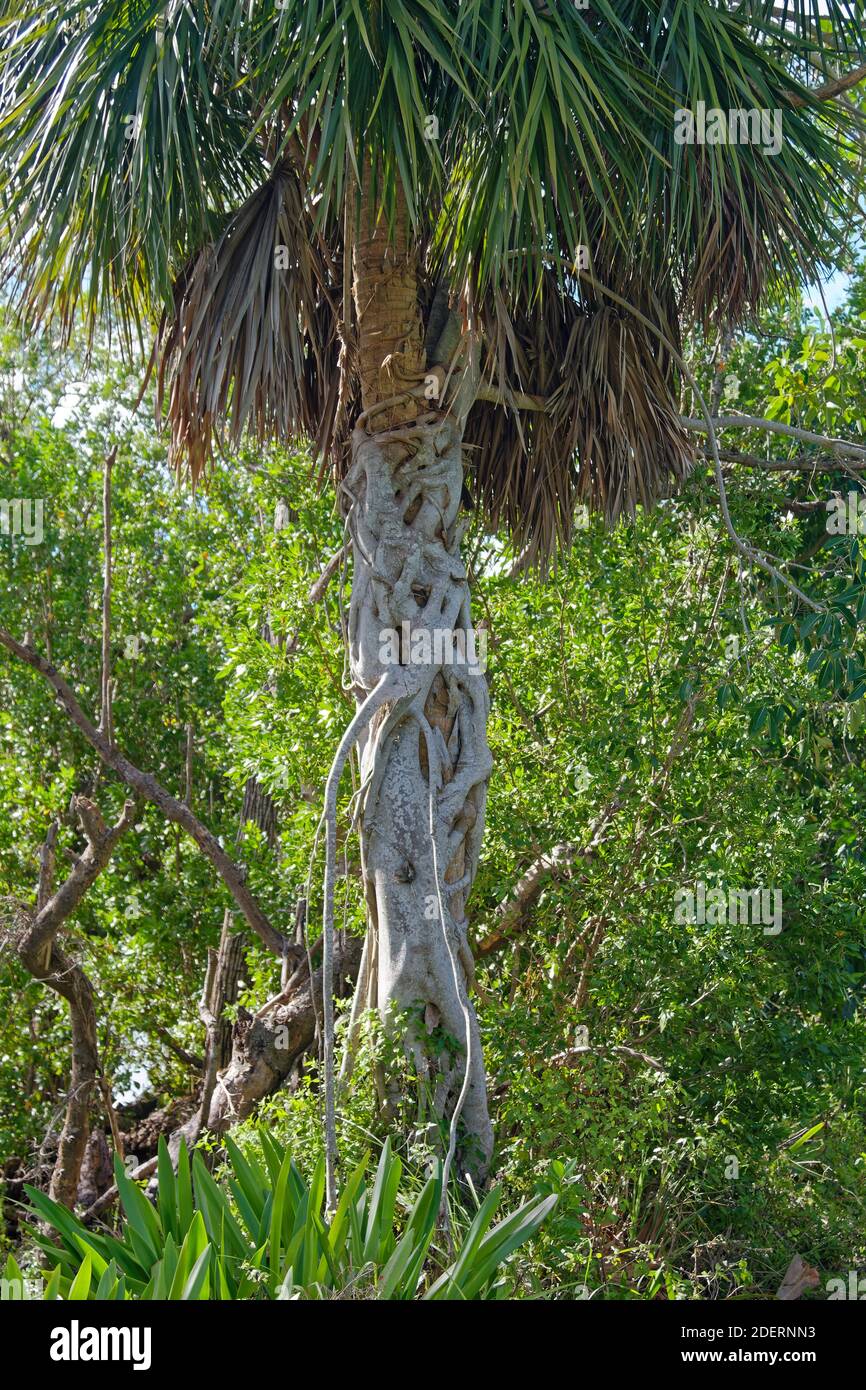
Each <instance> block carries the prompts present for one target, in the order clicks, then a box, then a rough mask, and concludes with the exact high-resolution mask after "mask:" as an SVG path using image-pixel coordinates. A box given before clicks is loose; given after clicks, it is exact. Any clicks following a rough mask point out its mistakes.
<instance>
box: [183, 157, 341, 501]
mask: <svg viewBox="0 0 866 1390" xmlns="http://www.w3.org/2000/svg"><path fill="white" fill-rule="evenodd" d="M311 221H312V219H311V217H310V215H309V212H308V210H307V208H306V206H305V196H304V190H303V188H302V185H301V181H300V179H299V178H298V175H297V173H296V172H295V171H294V170H293V169H292V168H291V166H289V165H286V164H283V163H281V164H280V165H279V166H278V167H277V169H276V170H275V172H274V173H273V174H272V176H271V177H270V178H269V179H268V180H267V182H266V183H265V184H264V185H263V186H262V187H261V188H258V189H256V191H255V192H254V193H253V194H252V195H251V196H250V198H249V199H248V200H247V201H246V203H244V205H243V206H242V207H241V208H240V209H239V211H238V212H236V213H235V214H234V215H233V216H232V217H231V218H230V219H229V221H228V224H227V225H226V227H225V230H224V231H223V233H222V235H221V236H220V237H219V239H218V240H217V241H216V242H215V243H213V244H211V245H209V246H206V247H204V248H203V249H202V250H201V251H199V252H198V253H197V255H196V256H195V257H194V258H193V260H192V261H191V262H190V264H189V266H188V267H187V269H186V271H185V273H184V275H183V276H182V277H181V278H180V279H179V281H178V283H177V285H176V287H175V294H174V306H173V312H172V314H171V315H170V316H168V315H167V316H165V317H164V319H163V324H162V328H161V330H160V334H159V337H158V340H157V348H156V354H157V358H158V363H159V366H158V375H157V411H158V413H159V414H160V415H161V414H162V412H163V409H164V406H165V404H166V396H167V415H168V421H169V425H170V430H171V456H172V458H173V459H174V461H175V462H176V463H177V464H178V465H180V463H181V462H182V461H184V460H185V461H186V462H188V464H189V468H190V472H191V474H192V477H193V479H194V480H195V479H197V478H198V477H199V476H200V475H201V473H202V472H203V471H204V470H205V469H206V467H207V465H208V463H209V462H210V459H211V457H212V451H213V445H214V441H215V439H216V438H221V437H222V425H223V423H224V422H225V423H226V424H227V426H228V431H227V433H228V440H229V442H230V443H231V444H232V445H237V444H238V443H239V442H240V440H241V436H242V435H243V433H244V431H247V430H248V431H249V432H250V433H252V434H254V435H255V436H256V438H258V439H259V440H267V439H281V440H292V439H298V438H301V437H307V438H310V439H314V440H315V441H316V442H317V445H318V448H319V452H320V453H321V454H323V455H324V454H327V453H328V452H329V451H330V450H331V448H332V445H333V443H334V426H335V421H336V417H337V411H338V406H339V403H340V391H339V384H340V371H339V361H338V359H339V347H340V344H339V341H338V337H337V324H338V319H339V314H338V308H337V303H336V302H335V296H338V295H339V293H340V289H339V286H340V280H341V274H342V272H341V266H340V263H339V260H337V261H335V259H334V253H333V252H332V251H331V250H330V248H329V247H328V246H327V243H326V242H325V239H324V236H323V235H321V233H320V234H319V235H318V236H317V235H311Z"/></svg>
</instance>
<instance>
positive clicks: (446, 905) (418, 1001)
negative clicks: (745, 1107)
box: [343, 208, 493, 1177]
mask: <svg viewBox="0 0 866 1390" xmlns="http://www.w3.org/2000/svg"><path fill="white" fill-rule="evenodd" d="M366 216H367V214H366V212H365V210H364V209H363V208H362V213H361V230H362V239H361V240H360V241H359V243H358V245H357V246H356V248H355V257H354V264H355V303H356V310H357V318H358V329H359V359H360V368H361V379H362V405H363V413H362V415H361V417H360V419H359V421H358V424H357V426H356V428H355V430H354V433H353V437H352V458H351V466H350V469H349V472H348V475H347V477H346V480H345V482H344V484H343V492H344V496H345V498H346V501H347V508H348V522H349V528H350V534H351V537H352V544H353V555H354V581H353V591H352V601H351V607H350V613H349V632H348V640H349V662H350V671H351V676H352V682H353V687H354V692H355V697H356V701H357V704H358V710H359V714H358V715H357V716H356V719H355V721H353V722H354V725H355V728H354V730H353V732H354V734H355V735H356V736H357V739H358V743H359V746H360V750H361V781H362V787H363V791H362V797H361V807H360V831H361V851H362V863H363V872H364V883H365V891H366V899H367V905H368V933H369V938H370V939H369V941H368V949H367V953H366V960H365V966H364V969H363V970H362V978H361V980H360V982H359V988H360V989H361V990H363V991H365V993H366V994H367V995H368V997H369V996H371V997H373V998H375V999H376V1001H377V1003H378V1007H379V1010H380V1011H381V1013H382V1015H383V1017H384V1018H385V1019H386V1020H390V1021H391V1022H392V1024H393V1020H394V1018H395V1016H396V1015H399V1016H400V1017H401V1018H402V1020H403V1023H402V1025H401V1026H405V1021H406V1016H407V1015H408V1016H409V1019H410V1023H409V1033H408V1035H407V1038H406V1042H407V1046H408V1048H409V1050H410V1052H411V1054H412V1056H413V1057H414V1061H415V1065H416V1067H417V1070H418V1073H419V1076H420V1078H421V1079H422V1081H423V1082H425V1083H428V1086H429V1089H428V1095H429V1099H430V1102H431V1110H432V1112H433V1113H432V1117H431V1118H433V1119H434V1121H435V1124H436V1127H437V1128H439V1127H441V1126H442V1124H443V1123H444V1124H448V1125H451V1126H452V1129H453V1132H454V1137H457V1138H458V1139H459V1143H458V1156H459V1162H460V1165H461V1166H462V1167H463V1169H465V1170H468V1171H471V1172H472V1173H473V1174H474V1175H475V1176H476V1177H482V1176H483V1175H484V1173H485V1172H486V1169H487V1165H488V1163H489V1159H490V1155H491V1151H492V1146H493V1140H492V1131H491V1126H490V1120H489V1116H488V1110H487V1095H486V1084H485V1075H484V1065H483V1059H482V1054H481V1040H480V1035H479V1029H478V1021H477V1018H476V1015H475V1010H474V1008H473V1005H472V1001H471V998H470V993H469V989H470V985H471V982H472V975H473V971H472V956H471V951H470V949H469V944H468V941H467V921H466V916H465V905H466V900H467V897H468V895H469V892H470V890H471V887H472V882H473V879H474V877H475V873H476V869H477V866H478V855H479V850H480V845H481V837H482V830H483V823H484V807H485V798H486V790H487V781H488V778H489V775H490V770H491V757H490V753H489V750H488V747H487V738H486V722H487V711H488V695H487V683H486V679H485V676H484V674H483V671H482V670H480V669H479V667H478V666H477V664H476V663H474V662H473V661H472V660H471V659H468V660H467V659H464V660H461V659H460V656H461V654H462V652H465V651H466V650H467V648H466V646H465V645H463V646H461V642H462V643H464V644H465V643H466V641H467V638H468V642H469V654H470V657H471V651H472V647H471V643H472V637H471V632H470V624H471V620H470V606H469V589H468V584H467V579H466V571H465V568H464V565H463V563H462V560H461V557H460V542H461V538H462V533H463V526H462V523H461V522H460V521H459V520H458V514H459V511H460V499H461V493H462V487H463V457H462V447H461V446H462V439H461V429H460V424H459V422H458V420H457V418H456V417H455V416H454V415H451V414H448V413H446V412H444V411H441V410H435V411H429V410H427V403H426V402H425V401H424V400H423V393H420V395H415V396H411V395H409V394H408V393H409V392H410V391H411V390H412V388H413V387H414V388H417V387H418V386H419V384H420V383H423V380H424V375H425V371H426V362H425V356H424V351H423V346H422V335H421V323H420V316H419V310H418V303H417V282H416V276H415V264H414V259H413V255H412V252H411V250H410V248H409V245H408V240H409V239H408V234H407V229H406V218H405V211H404V210H403V209H400V208H398V217H397V230H396V234H395V236H394V237H393V238H392V239H391V240H390V241H389V238H388V234H387V231H386V229H385V227H384V226H383V225H382V224H380V225H379V226H378V227H371V226H370V224H369V223H368V222H367V223H365V217H366ZM461 634H462V636H461ZM437 638H438V641H439V644H440V645H439V647H437ZM407 639H408V640H407ZM452 640H454V641H456V646H457V654H456V656H455V654H454V651H453V647H452V646H451V645H450V644H451V642H452ZM422 1090H423V1087H422ZM458 1116H459V1123H460V1130H459V1136H458V1135H457V1126H456V1124H455V1120H456V1118H457V1117H458Z"/></svg>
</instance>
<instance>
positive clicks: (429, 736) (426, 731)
mask: <svg viewBox="0 0 866 1390" xmlns="http://www.w3.org/2000/svg"><path fill="white" fill-rule="evenodd" d="M416 718H417V719H418V724H419V727H420V729H421V732H422V733H423V735H424V742H425V744H426V747H427V767H428V787H429V808H430V844H431V846H432V850H433V874H434V877H435V880H436V902H437V905H438V909H439V925H440V927H441V928H442V938H443V940H444V942H445V949H446V950H447V952H448V959H449V961H450V962H451V973H452V976H453V979H454V991H455V993H456V995H457V999H458V1001H459V1003H460V1009H461V1012H462V1014H463V1022H464V1026H465V1029H466V1060H465V1067H464V1072H463V1084H462V1086H461V1087H460V1094H459V1095H458V1097H457V1100H456V1101H455V1102H454V1109H453V1110H452V1112H451V1120H450V1122H449V1125H448V1149H447V1151H446V1154H445V1162H444V1163H443V1165H442V1201H441V1206H440V1215H441V1217H442V1220H443V1221H444V1223H445V1226H446V1230H447V1232H448V1235H449V1238H450V1233H451V1216H450V1211H449V1208H448V1181H449V1178H450V1176H451V1165H452V1164H453V1162H454V1155H455V1153H456V1151H457V1126H458V1124H459V1121H460V1115H461V1112H462V1110H463V1107H464V1105H465V1104H466V1097H467V1096H468V1094H469V1087H470V1085H471V1084H472V1081H471V1068H472V1019H471V1018H470V1015H469V1007H468V1004H467V1002H466V999H465V991H464V989H462V988H461V984H460V966H459V964H458V961H457V957H456V956H455V954H454V950H453V947H452V945H451V939H450V937H449V935H448V925H447V921H446V917H445V903H444V900H443V892H442V874H441V872H440V866H439V850H438V846H437V843H436V810H435V807H436V783H437V780H438V779H437V777H436V776H434V768H435V769H437V771H438V769H439V766H440V760H439V757H438V754H437V752H436V746H435V741H434V739H433V730H432V728H431V726H430V722H429V720H428V719H427V718H426V717H425V716H423V715H422V716H420V717H418V716H417V715H416Z"/></svg>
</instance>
